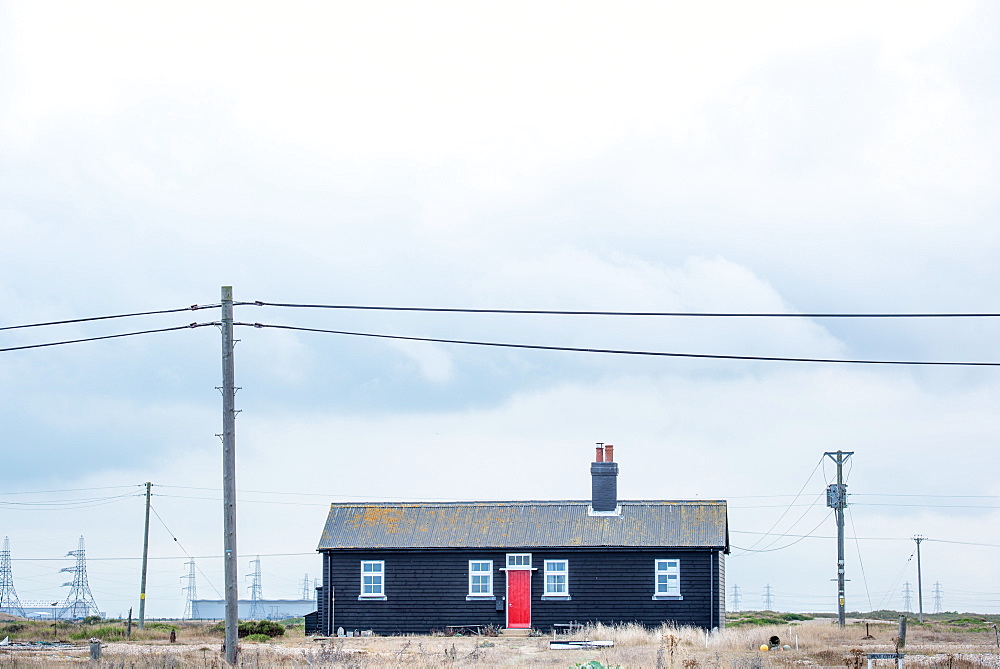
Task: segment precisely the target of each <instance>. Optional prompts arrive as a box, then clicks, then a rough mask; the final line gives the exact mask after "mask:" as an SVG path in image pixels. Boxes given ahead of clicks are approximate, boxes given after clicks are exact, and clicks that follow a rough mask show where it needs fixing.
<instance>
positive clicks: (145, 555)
mask: <svg viewBox="0 0 1000 669" xmlns="http://www.w3.org/2000/svg"><path fill="white" fill-rule="evenodd" d="M152 487H153V484H152V483H150V482H149V481H146V529H145V531H144V532H143V534H142V584H141V585H140V586H139V591H140V592H139V629H142V628H143V627H145V625H146V562H147V560H148V559H149V496H150V490H151V489H152Z"/></svg>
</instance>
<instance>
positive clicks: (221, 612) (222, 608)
mask: <svg viewBox="0 0 1000 669" xmlns="http://www.w3.org/2000/svg"><path fill="white" fill-rule="evenodd" d="M315 610H316V600H315V599H258V600H251V599H241V600H240V603H239V614H238V617H239V618H240V619H241V620H285V619H286V618H301V617H302V616H304V615H305V614H307V613H310V612H312V611H315ZM225 617H226V600H224V599H195V600H192V601H191V617H190V620H224V619H225Z"/></svg>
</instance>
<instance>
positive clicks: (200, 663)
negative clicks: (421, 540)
mask: <svg viewBox="0 0 1000 669" xmlns="http://www.w3.org/2000/svg"><path fill="white" fill-rule="evenodd" d="M156 631H157V630H146V632H147V633H150V634H152V633H153V632H156ZM291 631H292V632H293V633H292V634H290V635H288V636H287V637H285V638H280V637H279V638H278V639H276V640H275V641H273V642H271V643H242V644H241V646H240V666H242V667H255V668H256V667H349V668H358V669H364V668H373V669H374V668H381V667H413V668H414V669H423V668H425V667H428V668H429V667H468V668H470V669H473V668H480V667H482V668H485V667H561V668H564V669H565V668H566V667H573V666H576V665H585V664H586V663H590V662H592V661H597V662H600V663H601V665H602V666H604V667H615V666H618V667H650V668H653V667H655V668H658V669H813V668H820V667H838V668H840V669H866V666H867V663H866V660H865V656H864V653H865V652H888V651H892V650H893V649H894V645H893V644H894V637H895V634H896V626H895V625H889V624H873V625H871V627H870V631H871V634H872V636H874V637H875V638H874V639H873V640H865V639H863V638H862V637H863V636H864V635H865V626H864V625H863V624H853V625H848V626H847V627H846V628H844V629H840V628H838V627H837V626H836V624H835V623H833V622H832V621H830V620H829V619H826V620H813V621H808V622H805V623H798V624H790V625H773V626H762V627H740V628H729V629H725V630H722V631H720V632H715V633H711V634H706V633H705V632H704V631H702V630H699V629H693V628H673V627H667V626H665V627H662V628H659V629H656V630H648V629H645V628H642V627H639V626H636V625H620V626H604V625H593V626H589V627H586V628H585V629H584V630H583V631H582V632H581V633H579V634H575V635H573V637H572V638H589V639H601V640H611V641H614V642H615V645H614V646H613V647H611V648H606V649H591V650H551V649H550V648H549V640H550V638H551V637H528V638H508V637H428V636H404V637H361V638H356V637H355V638H347V639H328V640H320V641H314V640H311V639H306V638H304V637H303V636H302V635H301V632H300V631H299V632H298V633H297V634H295V633H294V632H295V630H291ZM771 636H778V637H780V638H781V641H782V644H786V643H787V644H788V645H789V646H791V650H785V651H779V650H773V651H769V652H762V651H760V650H759V647H760V645H761V644H762V643H765V642H766V641H767V639H768V638H769V637H771ZM49 638H51V637H49ZM907 641H908V643H907V648H906V653H907V656H906V665H907V666H913V665H919V668H920V669H973V668H976V669H978V668H979V667H984V666H988V667H1000V654H998V652H1000V651H998V649H997V647H996V643H995V641H994V637H993V636H992V633H991V634H989V635H987V634H983V633H972V632H967V633H962V632H956V631H954V630H953V629H951V628H948V627H947V626H944V625H939V626H933V625H926V626H913V627H911V628H910V630H909V633H908V639H907ZM796 642H797V644H798V645H797V649H796ZM220 650H221V638H220V637H219V636H218V634H215V633H212V632H211V631H210V629H209V626H207V625H203V624H202V625H199V624H193V623H192V624H184V625H182V626H181V627H180V629H179V631H178V643H176V644H170V643H169V642H167V641H166V639H165V638H162V639H152V640H146V641H142V642H137V641H132V642H130V643H124V642H109V643H106V644H105V646H104V648H103V654H102V660H101V662H100V663H95V664H94V665H91V666H95V667H98V666H99V667H104V668H107V669H111V668H116V669H118V668H120V669H126V668H129V669H131V668H136V669H138V668H146V667H149V668H154V667H155V668H159V667H163V668H164V669H166V668H171V669H172V668H182V667H183V668H186V667H218V668H219V669H222V667H224V666H225V665H224V663H223V661H222V657H221V655H220ZM87 656H88V647H87V644H86V642H80V643H79V644H78V645H77V646H76V647H74V648H72V649H69V650H66V649H52V650H40V651H26V650H0V666H3V667H36V666H50V667H55V666H77V665H79V664H81V663H86V658H87ZM591 666H592V665H591ZM876 666H877V667H878V669H895V668H894V666H893V665H892V664H891V663H889V662H887V661H880V662H878V663H877V664H876Z"/></svg>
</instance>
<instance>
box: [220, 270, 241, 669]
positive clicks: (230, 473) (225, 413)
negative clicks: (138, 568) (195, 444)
mask: <svg viewBox="0 0 1000 669" xmlns="http://www.w3.org/2000/svg"><path fill="white" fill-rule="evenodd" d="M234 347H235V342H234V341H233V287H232V286H223V287H222V505H223V533H224V535H225V536H224V538H223V548H224V549H225V564H224V567H225V581H226V646H225V648H226V663H228V664H230V665H235V664H236V658H237V654H238V652H239V641H238V630H239V590H238V585H237V580H236V380H235V379H236V373H235V370H236V367H235V364H234V361H233V349H234Z"/></svg>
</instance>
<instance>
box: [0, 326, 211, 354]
mask: <svg viewBox="0 0 1000 669" xmlns="http://www.w3.org/2000/svg"><path fill="white" fill-rule="evenodd" d="M206 325H215V323H191V324H190V325H177V326H175V327H172V328H159V329H156V330H140V331H138V332H122V333H120V334H113V335H103V336H100V337H84V338H82V339H64V340H62V341H50V342H45V343H44V344H26V345H24V346H8V347H7V348H0V353H7V352H9V351H24V350H27V349H31V348H45V347H47V346H62V345H64V344H79V343H81V342H85V341H100V340H102V339H120V338H121V337H135V336H136V335H147V334H155V333H157V332H173V331H175V330H189V329H193V328H202V327H205V326H206Z"/></svg>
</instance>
